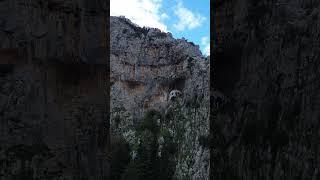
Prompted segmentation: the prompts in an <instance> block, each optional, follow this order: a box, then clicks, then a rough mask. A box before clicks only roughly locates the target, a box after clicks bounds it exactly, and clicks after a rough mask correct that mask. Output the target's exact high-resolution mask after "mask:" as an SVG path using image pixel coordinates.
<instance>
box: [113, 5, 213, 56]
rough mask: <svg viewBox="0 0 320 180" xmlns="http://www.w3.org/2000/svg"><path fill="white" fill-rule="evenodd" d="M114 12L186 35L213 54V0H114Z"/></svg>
mask: <svg viewBox="0 0 320 180" xmlns="http://www.w3.org/2000/svg"><path fill="white" fill-rule="evenodd" d="M110 6H111V7H110V14H111V15H112V16H120V15H123V16H125V17H127V18H128V19H130V20H131V21H133V22H134V23H136V24H138V25H140V26H147V27H156V28H159V29H161V30H162V31H165V32H168V31H169V32H171V33H172V35H173V36H174V37H175V38H182V37H184V38H186V39H187V40H188V41H192V42H194V43H195V44H197V45H199V46H200V50H201V51H202V53H203V54H205V55H209V54H210V42H209V39H210V0H197V1H195V0H111V1H110Z"/></svg>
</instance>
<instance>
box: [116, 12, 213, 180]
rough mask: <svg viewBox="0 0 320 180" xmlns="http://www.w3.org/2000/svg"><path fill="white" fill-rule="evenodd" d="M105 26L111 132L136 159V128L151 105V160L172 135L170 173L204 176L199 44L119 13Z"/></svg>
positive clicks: (205, 70)
mask: <svg viewBox="0 0 320 180" xmlns="http://www.w3.org/2000/svg"><path fill="white" fill-rule="evenodd" d="M110 26H111V31H110V38H111V41H110V48H111V51H110V52H111V53H110V60H111V61H110V63H111V83H112V86H111V133H112V134H113V135H114V136H121V137H123V138H124V139H125V141H126V142H127V143H129V145H130V148H131V150H130V152H131V155H132V156H131V158H132V160H131V161H132V162H135V161H138V160H137V159H139V157H136V154H137V153H138V155H137V156H139V148H140V147H141V146H143V144H141V142H140V141H142V140H143V139H144V138H145V136H143V135H141V133H142V132H141V131H140V130H139V128H137V127H139V126H140V125H141V123H149V121H150V122H151V121H152V118H151V119H146V114H147V117H148V114H150V113H149V112H150V111H152V110H155V111H157V112H159V113H160V116H158V118H157V119H156V120H157V122H156V125H155V126H156V127H157V128H158V129H159V132H158V133H155V139H156V141H157V142H159V143H156V144H157V145H158V147H157V152H158V154H157V155H156V157H155V159H160V161H161V157H163V156H161V153H162V154H164V150H161V148H162V147H165V146H166V143H167V142H166V141H169V140H168V139H173V143H174V144H175V148H176V149H177V151H176V152H175V153H173V156H172V158H173V159H174V163H175V165H174V168H173V172H174V176H175V177H176V178H178V179H186V178H191V179H206V178H207V177H208V168H209V153H208V149H206V148H205V147H204V146H201V145H200V143H199V139H201V137H203V138H205V137H206V135H207V134H208V130H209V129H208V128H209V118H208V115H209V61H208V60H206V59H205V57H203V56H202V54H201V52H200V51H199V47H198V46H196V45H194V44H193V43H191V42H187V41H186V40H183V39H178V40H177V39H174V38H173V37H172V36H171V34H170V33H164V32H161V31H160V30H158V29H153V28H141V27H138V26H136V25H134V24H133V23H131V22H130V21H129V20H127V19H125V18H122V17H111V20H110ZM170 92H171V94H170ZM143 133H145V131H143ZM143 133H142V134H143ZM144 178H146V177H144Z"/></svg>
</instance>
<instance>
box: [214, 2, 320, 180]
mask: <svg viewBox="0 0 320 180" xmlns="http://www.w3.org/2000/svg"><path fill="white" fill-rule="evenodd" d="M319 5H320V4H319V2H318V1H313V0H305V1H299V0H294V1H289V0H275V1H270V0H261V1H252V0H245V1H240V0H225V1H223V0H221V1H215V2H214V3H213V7H214V8H213V9H212V10H213V11H214V13H213V14H214V15H215V17H214V21H215V24H216V34H215V35H214V38H215V42H216V46H215V47H214V51H213V55H212V56H213V64H212V67H213V70H212V74H211V77H212V92H211V100H212V101H211V102H212V104H211V115H212V118H211V138H210V144H211V156H210V157H211V179H252V180H254V179H259V180H264V179H266V180H280V179H301V180H311V179H312V180H314V179H319V178H320V172H319V167H320V158H319V154H320V152H319V139H320V131H319V129H320V121H319V112H320V111H319V110H320V109H319V90H320V88H319V85H320V84H319V62H320V61H319V55H320V51H319V47H320V44H319V42H320V41H319V35H320V30H319V25H320V19H319V18H320V14H319V10H320V6H319Z"/></svg>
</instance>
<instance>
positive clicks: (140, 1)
mask: <svg viewBox="0 0 320 180" xmlns="http://www.w3.org/2000/svg"><path fill="white" fill-rule="evenodd" d="M161 5H162V0H110V15H111V16H125V17H126V18H128V19H130V20H131V21H132V22H133V23H135V24H138V25H139V26H147V27H153V28H159V29H160V30H162V31H165V32H167V31H168V28H167V26H166V25H165V24H164V23H163V20H165V19H167V18H169V16H168V15H167V14H165V13H162V12H160V8H161Z"/></svg>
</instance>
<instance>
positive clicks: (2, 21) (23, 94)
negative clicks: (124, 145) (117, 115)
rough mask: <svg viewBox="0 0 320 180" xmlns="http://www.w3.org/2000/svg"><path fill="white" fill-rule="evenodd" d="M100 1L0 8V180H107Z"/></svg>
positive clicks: (8, 1)
mask: <svg viewBox="0 0 320 180" xmlns="http://www.w3.org/2000/svg"><path fill="white" fill-rule="evenodd" d="M104 7H106V6H105V2H104V1H95V0H94V1H92V0H88V1H87V0H72V1H71V0H67V1H61V0H49V1H41V0H40V1H39V0H3V1H0V82H1V83H0V179H1V180H14V179H30V180H31V179H43V180H49V179H68V180H71V179H92V180H98V179H108V174H109V160H108V158H107V157H108V155H109V154H108V149H107V148H108V121H107V119H108V118H107V117H106V116H107V113H108V109H109V108H108V105H109V104H108V103H107V98H108V92H106V91H107V90H108V88H107V86H105V84H106V82H108V72H107V58H108V56H107V52H106V49H107V48H108V47H107V42H108V37H107V31H108V26H107V24H108V23H107V21H106V20H107V16H106V14H107V13H106V12H107V11H108V9H107V8H106V9H103V8H104Z"/></svg>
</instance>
